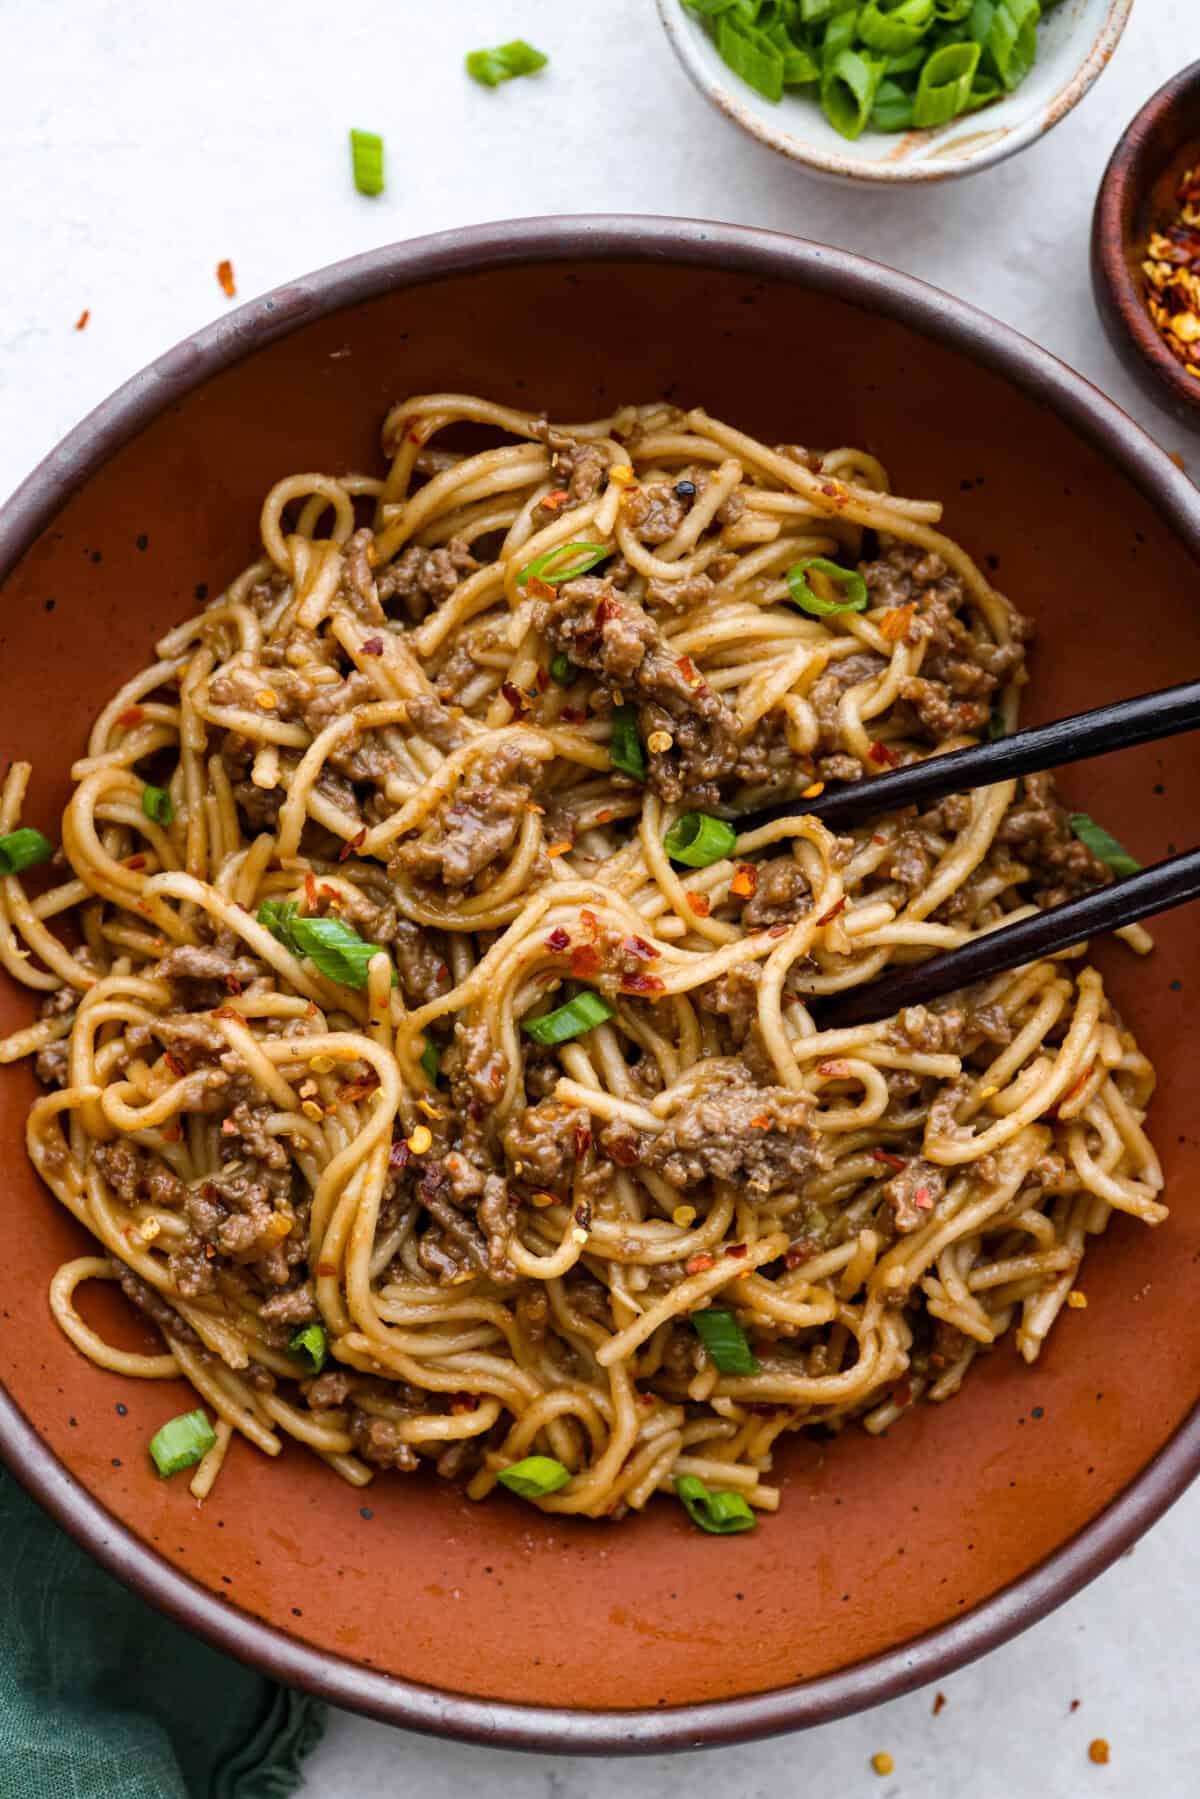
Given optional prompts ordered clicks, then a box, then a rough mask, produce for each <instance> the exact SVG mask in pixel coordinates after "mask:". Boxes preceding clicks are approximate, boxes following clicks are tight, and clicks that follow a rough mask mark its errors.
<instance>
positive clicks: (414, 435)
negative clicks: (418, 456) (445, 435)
mask: <svg viewBox="0 0 1200 1799" xmlns="http://www.w3.org/2000/svg"><path fill="white" fill-rule="evenodd" d="M408 441H409V443H410V444H419V443H424V442H425V439H424V438H423V437H422V435H421V433H420V432H419V431H410V432H409V434H408Z"/></svg>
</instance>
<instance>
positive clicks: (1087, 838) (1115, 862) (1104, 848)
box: [1071, 812, 1142, 875]
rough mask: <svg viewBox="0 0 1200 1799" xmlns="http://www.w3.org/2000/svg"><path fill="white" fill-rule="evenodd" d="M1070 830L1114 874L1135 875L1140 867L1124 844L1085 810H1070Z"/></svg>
mask: <svg viewBox="0 0 1200 1799" xmlns="http://www.w3.org/2000/svg"><path fill="white" fill-rule="evenodd" d="M1071 830H1072V831H1073V832H1074V834H1075V836H1076V837H1078V839H1079V841H1080V843H1083V844H1086V845H1087V847H1088V849H1090V850H1091V852H1092V854H1093V856H1095V857H1096V859H1097V861H1099V862H1106V863H1107V864H1108V866H1109V868H1111V869H1112V871H1113V873H1114V874H1115V875H1135V874H1137V872H1138V870H1139V869H1140V868H1141V866H1142V865H1141V863H1140V862H1139V861H1138V860H1137V858H1136V857H1135V856H1131V855H1130V854H1129V851H1128V850H1127V849H1126V848H1125V845H1124V844H1123V843H1118V842H1117V840H1116V838H1115V837H1113V836H1111V835H1110V833H1109V832H1108V831H1106V830H1105V829H1104V826H1103V825H1098V824H1097V823H1096V821H1095V819H1094V818H1089V817H1088V815H1087V813H1086V812H1072V814H1071Z"/></svg>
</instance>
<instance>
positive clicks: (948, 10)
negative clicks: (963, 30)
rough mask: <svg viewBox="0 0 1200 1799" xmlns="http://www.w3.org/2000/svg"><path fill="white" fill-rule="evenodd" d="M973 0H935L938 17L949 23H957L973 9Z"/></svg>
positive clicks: (934, 6)
mask: <svg viewBox="0 0 1200 1799" xmlns="http://www.w3.org/2000/svg"><path fill="white" fill-rule="evenodd" d="M971 5H972V0H933V10H934V13H935V15H936V16H937V18H939V19H941V20H942V21H943V22H944V23H945V24H947V25H957V24H958V23H959V22H960V21H961V20H963V19H965V18H966V17H967V16H968V14H969V13H970V11H971Z"/></svg>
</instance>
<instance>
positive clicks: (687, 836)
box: [663, 812, 737, 868]
mask: <svg viewBox="0 0 1200 1799" xmlns="http://www.w3.org/2000/svg"><path fill="white" fill-rule="evenodd" d="M736 842H737V832H736V831H735V830H734V828H733V826H732V825H728V824H726V823H725V820H724V819H723V818H714V817H713V816H712V813H711V812H685V813H684V814H683V817H682V818H677V819H676V820H675V823H674V824H673V825H672V826H671V829H670V830H669V831H668V832H667V833H666V835H665V836H664V838H663V848H664V849H665V850H666V852H667V854H668V856H670V858H671V860H672V862H682V863H683V864H684V866H685V867H687V868H709V867H710V866H711V865H712V864H713V863H714V862H719V861H720V860H721V858H722V856H731V855H732V854H733V847H734V844H735V843H736Z"/></svg>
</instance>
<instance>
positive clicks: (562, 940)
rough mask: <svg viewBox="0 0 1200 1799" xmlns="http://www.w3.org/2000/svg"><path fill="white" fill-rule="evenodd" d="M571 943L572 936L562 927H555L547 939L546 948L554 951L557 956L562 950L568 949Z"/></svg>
mask: <svg viewBox="0 0 1200 1799" xmlns="http://www.w3.org/2000/svg"><path fill="white" fill-rule="evenodd" d="M570 942H571V939H570V936H569V935H568V933H567V932H566V931H564V930H563V928H562V926H561V925H555V927H554V929H553V930H552V931H551V933H550V935H549V936H548V937H547V939H546V948H547V949H552V950H553V951H554V952H555V954H557V953H558V952H559V951H560V950H564V949H567V948H568V947H569V945H570Z"/></svg>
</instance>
